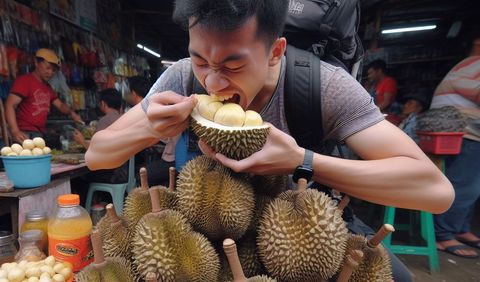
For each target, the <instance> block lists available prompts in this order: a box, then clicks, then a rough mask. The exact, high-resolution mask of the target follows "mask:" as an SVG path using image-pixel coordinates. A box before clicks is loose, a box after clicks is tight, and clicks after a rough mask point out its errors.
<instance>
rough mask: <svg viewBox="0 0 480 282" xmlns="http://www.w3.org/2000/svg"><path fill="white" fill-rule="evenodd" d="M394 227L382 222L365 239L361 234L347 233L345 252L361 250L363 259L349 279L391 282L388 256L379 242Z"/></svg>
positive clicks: (368, 281) (357, 281)
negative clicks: (373, 232)
mask: <svg viewBox="0 0 480 282" xmlns="http://www.w3.org/2000/svg"><path fill="white" fill-rule="evenodd" d="M394 230H395V229H394V228H393V226H391V225H390V224H384V225H383V226H382V228H381V229H380V230H379V231H378V232H377V233H376V234H375V236H374V237H372V238H370V239H369V240H367V239H366V238H365V237H364V236H363V235H355V234H349V236H348V240H347V253H349V252H350V251H351V250H361V251H362V252H363V260H362V261H361V262H360V264H359V266H358V268H356V269H355V270H354V271H353V273H352V276H351V278H350V281H355V282H391V281H392V269H391V265H390V257H389V256H388V253H387V251H386V250H385V249H384V248H383V246H382V245H380V242H381V241H383V239H385V237H387V236H388V234H390V233H392V232H393V231H394Z"/></svg>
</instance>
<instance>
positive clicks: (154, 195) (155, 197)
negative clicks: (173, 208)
mask: <svg viewBox="0 0 480 282" xmlns="http://www.w3.org/2000/svg"><path fill="white" fill-rule="evenodd" d="M148 191H149V192H150V199H151V200H152V212H159V211H162V210H163V208H162V205H161V204H160V195H159V193H158V189H155V188H152V189H149V190H148Z"/></svg>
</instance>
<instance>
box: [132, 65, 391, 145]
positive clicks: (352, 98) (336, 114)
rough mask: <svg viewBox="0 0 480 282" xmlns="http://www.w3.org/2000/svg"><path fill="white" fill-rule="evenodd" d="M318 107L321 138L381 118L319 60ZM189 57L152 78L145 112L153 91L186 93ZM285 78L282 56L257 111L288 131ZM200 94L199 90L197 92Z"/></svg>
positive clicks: (353, 85) (364, 95)
mask: <svg viewBox="0 0 480 282" xmlns="http://www.w3.org/2000/svg"><path fill="white" fill-rule="evenodd" d="M320 73H321V75H320V76H321V77H320V79H321V81H322V83H321V107H322V122H323V129H324V139H325V140H327V139H335V140H339V141H343V140H344V139H345V138H347V137H349V136H351V135H352V134H355V133H357V132H359V131H361V130H363V129H365V128H368V127H370V126H372V125H374V124H376V123H378V122H380V121H382V120H383V119H384V117H383V115H382V114H381V112H380V110H379V109H378V107H377V106H376V105H375V104H374V103H373V100H372V97H371V96H370V94H368V92H367V91H366V90H365V89H364V88H363V87H362V86H361V85H360V84H359V83H358V82H357V81H356V80H355V79H354V78H353V77H352V76H351V75H350V74H348V73H347V72H345V71H344V70H343V69H341V68H338V67H334V66H332V65H330V64H328V63H325V62H322V64H321V67H320ZM190 75H192V72H191V60H190V59H189V58H186V59H183V60H180V61H178V62H177V63H175V64H174V65H172V66H171V67H169V68H168V69H167V70H166V71H165V72H164V73H163V74H162V75H161V76H160V78H159V79H158V80H157V81H156V82H155V84H154V85H153V86H152V88H151V89H150V92H149V93H148V95H147V96H146V97H145V98H146V99H143V100H142V103H141V105H142V108H143V110H144V111H145V112H147V108H148V103H149V99H148V98H149V97H150V95H153V94H154V93H159V92H163V91H167V90H170V91H173V92H176V93H178V94H181V95H185V96H188V95H189V94H190V93H188V90H187V89H188V88H189V83H191V79H190ZM284 79H285V57H284V58H283V59H282V68H281V72H280V78H279V81H278V84H277V88H276V89H275V93H274V95H273V96H272V98H271V99H270V101H269V102H268V103H267V105H266V106H265V108H264V109H263V110H262V112H261V113H260V114H261V116H262V118H263V120H264V121H268V122H270V123H272V124H273V125H274V126H275V127H277V128H278V129H280V130H282V131H283V132H286V133H288V127H287V125H286V123H285V115H284V110H283V109H284V107H283V105H284V99H283V88H284ZM200 94H202V93H200Z"/></svg>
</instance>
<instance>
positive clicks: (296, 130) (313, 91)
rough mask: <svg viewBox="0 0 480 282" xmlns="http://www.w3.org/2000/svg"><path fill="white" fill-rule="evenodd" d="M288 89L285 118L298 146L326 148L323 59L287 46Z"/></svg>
mask: <svg viewBox="0 0 480 282" xmlns="http://www.w3.org/2000/svg"><path fill="white" fill-rule="evenodd" d="M286 57H287V65H286V73H285V86H284V104H285V117H286V119H287V125H288V129H289V131H290V134H291V135H292V136H293V138H295V140H296V141H297V143H298V145H300V146H301V147H304V148H308V149H311V150H314V151H317V152H318V151H319V150H320V148H321V147H322V146H323V144H322V140H323V125H322V111H321V106H320V84H321V82H320V58H318V57H317V56H315V54H313V53H312V52H309V51H306V50H303V49H299V48H296V47H294V46H291V45H287V56H286Z"/></svg>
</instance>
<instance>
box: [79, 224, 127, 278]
mask: <svg viewBox="0 0 480 282" xmlns="http://www.w3.org/2000/svg"><path fill="white" fill-rule="evenodd" d="M91 240H92V245H93V252H94V255H95V261H94V262H93V263H91V264H89V265H88V266H87V267H85V268H84V269H82V270H81V271H80V272H79V273H78V274H76V275H75V279H76V281H77V282H97V281H98V282H132V281H136V278H135V277H134V276H133V275H132V270H131V264H130V262H129V261H128V260H126V259H124V258H121V257H109V258H105V257H104V255H103V249H102V236H101V234H100V232H99V231H97V230H93V232H92V234H91Z"/></svg>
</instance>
